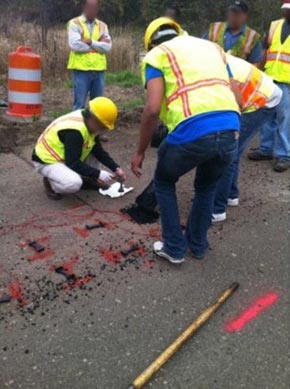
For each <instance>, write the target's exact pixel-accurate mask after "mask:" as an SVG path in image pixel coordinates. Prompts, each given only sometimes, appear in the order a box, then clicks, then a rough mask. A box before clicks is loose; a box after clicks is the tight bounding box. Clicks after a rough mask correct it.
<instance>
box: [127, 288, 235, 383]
mask: <svg viewBox="0 0 290 389" xmlns="http://www.w3.org/2000/svg"><path fill="white" fill-rule="evenodd" d="M238 288H239V284H238V283H237V282H235V283H234V284H232V285H231V286H230V287H229V288H228V289H226V290H225V291H224V292H223V293H222V295H221V296H220V297H219V298H218V299H217V300H216V302H215V303H214V304H213V305H211V306H210V307H209V308H207V309H206V310H205V311H203V312H202V313H201V315H200V316H199V317H198V318H197V319H196V320H195V321H194V322H193V323H192V324H191V326H189V327H188V328H187V329H186V330H185V331H184V332H183V333H182V334H181V335H180V336H179V337H178V338H177V339H176V340H175V341H174V342H173V343H172V344H171V345H170V346H169V347H168V348H167V349H166V350H165V351H164V352H163V353H162V354H161V355H160V356H159V357H158V358H157V359H156V360H155V362H153V363H152V364H151V365H150V366H149V367H148V368H147V369H146V370H144V372H143V373H142V374H141V375H140V376H139V377H138V378H136V380H135V381H134V382H133V384H132V385H130V387H129V388H128V389H141V388H143V387H144V386H145V385H146V384H147V383H148V382H149V380H150V379H151V378H152V377H153V376H154V375H155V374H156V373H157V372H158V371H159V370H160V369H161V368H162V367H163V366H164V365H165V364H166V363H167V362H168V361H169V359H170V358H172V357H173V356H174V355H175V354H176V353H177V351H178V350H179V349H180V348H181V347H182V346H183V345H184V343H185V342H187V341H188V340H189V339H190V338H191V337H192V336H193V335H195V334H196V333H197V331H198V330H199V329H200V328H201V327H202V326H203V325H204V324H205V323H206V322H208V321H209V319H210V318H211V317H212V316H213V315H214V313H216V312H217V311H218V310H219V309H220V308H221V306H222V305H223V304H224V303H225V302H226V301H227V300H228V299H229V298H230V297H231V296H232V295H233V294H234V292H235V291H236V290H237V289H238Z"/></svg>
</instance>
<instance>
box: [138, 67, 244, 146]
mask: <svg viewBox="0 0 290 389" xmlns="http://www.w3.org/2000/svg"><path fill="white" fill-rule="evenodd" d="M227 69H228V72H229V76H230V77H232V72H231V69H230V67H229V66H228V67H227ZM145 74H146V84H147V83H148V81H150V80H151V79H153V78H159V77H163V73H162V72H161V71H160V70H159V69H156V68H154V67H152V66H150V65H147V66H146V70H145ZM229 130H232V131H239V130H240V115H239V114H238V112H235V111H215V112H210V113H204V114H201V115H196V116H194V117H191V118H189V119H186V120H184V121H183V122H182V123H180V124H179V125H178V126H177V127H176V129H175V130H174V131H173V132H171V133H170V134H169V135H168V137H167V142H168V143H171V144H175V145H180V144H184V143H188V142H194V141H195V140H197V139H199V138H201V137H203V136H206V135H210V134H214V133H216V132H219V131H229Z"/></svg>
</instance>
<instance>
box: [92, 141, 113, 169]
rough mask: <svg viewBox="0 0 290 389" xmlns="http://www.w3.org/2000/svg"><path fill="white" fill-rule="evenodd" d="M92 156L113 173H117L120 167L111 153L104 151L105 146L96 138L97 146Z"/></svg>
mask: <svg viewBox="0 0 290 389" xmlns="http://www.w3.org/2000/svg"><path fill="white" fill-rule="evenodd" d="M92 154H93V156H94V157H96V159H97V160H98V161H99V162H101V163H102V164H103V165H105V166H106V167H107V168H109V169H110V170H111V171H112V172H115V171H116V170H117V169H118V168H120V165H118V164H117V163H116V162H115V161H114V160H113V158H112V157H111V156H110V155H109V153H108V152H107V151H106V150H104V149H103V146H102V144H101V142H100V140H99V139H98V138H96V144H95V146H94V148H93V150H92Z"/></svg>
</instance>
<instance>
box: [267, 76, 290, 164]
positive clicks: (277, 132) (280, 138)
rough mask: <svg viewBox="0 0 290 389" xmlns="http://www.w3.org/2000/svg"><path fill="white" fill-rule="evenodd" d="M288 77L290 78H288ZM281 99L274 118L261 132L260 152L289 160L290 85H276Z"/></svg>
mask: <svg viewBox="0 0 290 389" xmlns="http://www.w3.org/2000/svg"><path fill="white" fill-rule="evenodd" d="M289 77H290V76H289ZM277 85H278V86H279V88H280V89H282V91H283V97H282V100H281V102H280V104H279V105H278V107H277V112H276V115H275V117H274V118H273V119H272V120H270V121H268V122H267V123H266V124H265V125H264V127H263V131H262V132H261V137H260V151H261V153H263V154H265V155H273V154H274V156H275V158H277V159H279V160H286V161H289V160H290V109H289V107H290V84H282V83H278V82H277Z"/></svg>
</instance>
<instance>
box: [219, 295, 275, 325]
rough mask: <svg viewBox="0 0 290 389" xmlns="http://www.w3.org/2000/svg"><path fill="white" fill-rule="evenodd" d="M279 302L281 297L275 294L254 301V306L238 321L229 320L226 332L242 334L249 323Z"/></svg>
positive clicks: (243, 313)
mask: <svg viewBox="0 0 290 389" xmlns="http://www.w3.org/2000/svg"><path fill="white" fill-rule="evenodd" d="M278 300H279V295H278V294H277V293H275V292H272V293H267V294H265V295H264V296H262V297H260V298H258V299H257V300H256V301H254V303H253V304H252V306H251V307H250V308H248V309H246V310H245V311H243V312H242V313H241V315H240V316H238V317H237V318H236V319H231V320H229V321H228V322H227V323H226V327H225V330H226V331H227V332H240V331H241V330H242V329H243V328H244V327H245V326H246V325H247V324H248V323H250V322H251V321H253V320H254V319H256V318H257V317H258V316H259V315H261V314H262V313H263V312H265V311H266V310H267V309H269V308H270V307H271V306H272V305H274V304H275V303H276V302H277V301H278Z"/></svg>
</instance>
